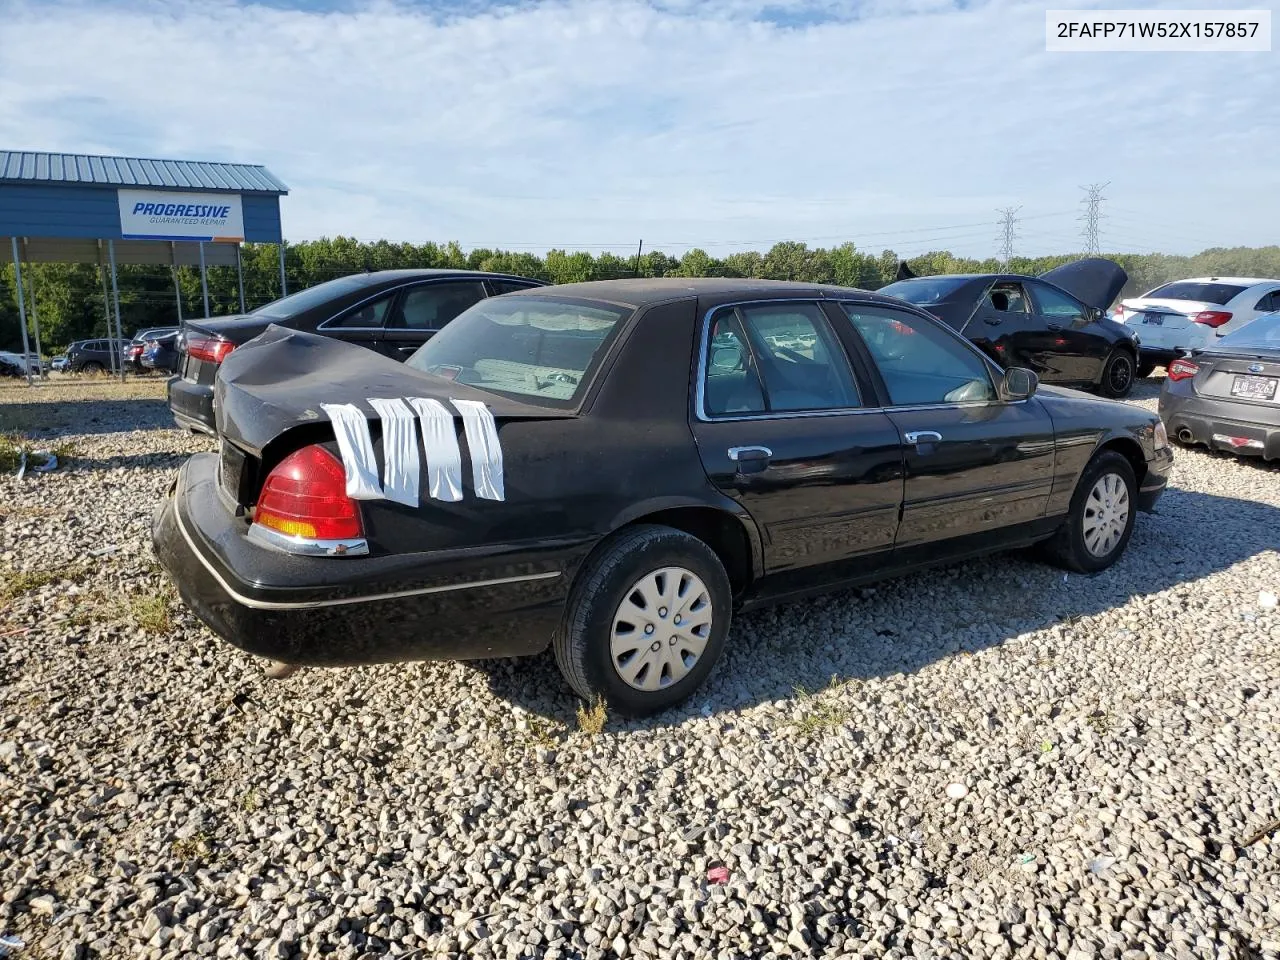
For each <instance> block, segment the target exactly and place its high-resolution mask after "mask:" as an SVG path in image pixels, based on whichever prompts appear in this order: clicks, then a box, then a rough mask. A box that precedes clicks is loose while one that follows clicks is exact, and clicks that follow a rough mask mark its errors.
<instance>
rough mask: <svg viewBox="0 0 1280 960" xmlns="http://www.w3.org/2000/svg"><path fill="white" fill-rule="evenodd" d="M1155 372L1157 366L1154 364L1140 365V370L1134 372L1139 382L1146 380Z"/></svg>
mask: <svg viewBox="0 0 1280 960" xmlns="http://www.w3.org/2000/svg"><path fill="white" fill-rule="evenodd" d="M1155 372H1156V365H1155V364H1154V363H1139V364H1138V369H1137V370H1136V371H1135V372H1134V376H1135V377H1137V378H1138V379H1139V380H1145V379H1147V377H1149V376H1151V374H1153V373H1155Z"/></svg>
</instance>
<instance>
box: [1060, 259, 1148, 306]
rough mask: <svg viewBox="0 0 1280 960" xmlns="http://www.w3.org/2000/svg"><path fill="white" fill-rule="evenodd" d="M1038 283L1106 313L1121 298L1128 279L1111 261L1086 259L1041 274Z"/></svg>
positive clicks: (1122, 268) (1121, 268)
mask: <svg viewBox="0 0 1280 960" xmlns="http://www.w3.org/2000/svg"><path fill="white" fill-rule="evenodd" d="M1040 279H1041V280H1044V281H1047V282H1048V283H1052V284H1053V285H1054V286H1055V287H1059V288H1060V289H1062V290H1065V291H1066V292H1067V293H1069V294H1071V295H1072V296H1073V297H1075V298H1076V299H1077V300H1079V301H1081V302H1082V303H1084V304H1085V305H1086V306H1090V307H1097V308H1098V309H1099V310H1102V311H1104V312H1105V311H1106V310H1107V308H1108V307H1110V306H1111V304H1112V303H1114V302H1115V299H1116V297H1118V296H1119V295H1120V291H1121V290H1122V289H1123V288H1124V285H1125V283H1127V282H1128V280H1129V275H1128V274H1127V273H1125V272H1124V267H1122V266H1120V264H1118V263H1116V262H1115V261H1114V260H1108V259H1107V258H1106V257H1085V258H1084V259H1083V260H1074V261H1072V262H1071V263H1064V264H1063V265H1062V266H1060V267H1054V268H1053V269H1052V270H1048V271H1046V272H1044V273H1042V274H1040Z"/></svg>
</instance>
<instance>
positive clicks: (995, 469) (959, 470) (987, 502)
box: [840, 302, 1054, 564]
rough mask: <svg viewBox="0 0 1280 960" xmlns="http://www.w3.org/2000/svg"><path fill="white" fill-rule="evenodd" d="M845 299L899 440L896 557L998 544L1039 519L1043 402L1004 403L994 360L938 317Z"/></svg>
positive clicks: (1045, 441)
mask: <svg viewBox="0 0 1280 960" xmlns="http://www.w3.org/2000/svg"><path fill="white" fill-rule="evenodd" d="M840 306H841V309H842V310H843V311H844V313H845V315H846V316H847V317H848V318H849V321H850V324H851V327H852V330H853V333H854V334H855V335H856V338H857V339H856V344H855V349H856V351H858V352H862V353H864V354H865V356H866V358H867V362H868V363H869V365H870V366H871V368H872V370H873V372H874V375H875V379H876V381H877V391H878V393H879V396H880V399H881V401H882V402H883V403H884V405H885V406H884V408H885V411H886V415H887V416H888V417H889V418H890V420H891V421H892V422H893V424H894V425H895V427H896V428H897V429H898V430H899V432H900V434H901V436H902V440H903V448H904V451H905V456H904V462H905V466H906V480H905V486H904V491H903V506H902V519H901V522H900V523H899V526H898V535H897V540H896V544H897V552H896V555H895V557H894V563H895V564H898V563H908V564H910V563H916V562H920V561H927V560H930V559H936V558H937V557H939V556H942V555H947V556H950V555H953V554H954V555H960V554H963V553H966V552H970V551H972V550H974V549H987V548H989V547H993V546H998V545H1000V544H1001V543H1004V542H1010V541H1014V540H1017V539H1019V538H1020V537H1024V536H1026V531H1027V529H1028V528H1029V527H1034V526H1036V525H1037V524H1038V523H1041V522H1043V518H1044V515H1045V510H1046V509H1047V506H1048V500H1049V493H1050V490H1051V487H1052V485H1053V461H1054V435H1053V422H1052V421H1051V420H1050V418H1049V415H1048V414H1047V413H1046V412H1045V410H1044V408H1043V407H1042V405H1041V404H1040V403H1039V401H1037V400H1036V399H1035V398H1034V397H1032V398H1030V399H1028V400H1023V401H1016V402H1004V401H1001V400H999V399H998V397H997V393H996V386H995V378H994V376H993V370H992V368H991V366H990V365H989V364H988V363H987V362H986V360H985V359H984V358H983V357H982V356H981V355H980V354H979V353H978V352H977V351H976V350H975V349H974V348H973V346H972V345H970V344H969V343H966V342H965V341H964V339H963V338H961V337H959V336H957V335H956V334H954V333H953V332H952V331H951V330H949V329H947V328H946V327H945V326H943V325H942V324H941V323H939V322H937V321H935V320H931V319H928V318H926V317H922V316H919V315H917V314H913V313H908V312H907V311H905V310H900V309H897V308H893V307H887V306H880V305H873V304H864V303H853V302H843V303H841V305H840Z"/></svg>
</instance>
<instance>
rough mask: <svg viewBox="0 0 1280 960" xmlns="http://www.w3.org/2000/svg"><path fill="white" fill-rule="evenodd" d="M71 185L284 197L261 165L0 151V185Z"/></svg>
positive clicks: (281, 188) (282, 187)
mask: <svg viewBox="0 0 1280 960" xmlns="http://www.w3.org/2000/svg"><path fill="white" fill-rule="evenodd" d="M5 182H10V183H12V182H20V183H33V184H50V183H74V184H79V185H81V186H101V187H172V188H174V189H177V190H228V191H234V192H236V193H240V192H246V191H247V192H251V193H273V194H277V195H279V194H283V193H288V192H289V188H288V187H287V186H285V185H284V183H282V182H281V181H280V180H278V179H276V177H275V176H274V175H273V174H272V173H271V171H270V170H268V169H267V168H266V167H260V166H255V165H252V164H247V163H206V162H203V161H195V160H146V159H142V158H139V157H99V156H92V155H90V154H83V153H31V152H23V151H17V150H0V183H5Z"/></svg>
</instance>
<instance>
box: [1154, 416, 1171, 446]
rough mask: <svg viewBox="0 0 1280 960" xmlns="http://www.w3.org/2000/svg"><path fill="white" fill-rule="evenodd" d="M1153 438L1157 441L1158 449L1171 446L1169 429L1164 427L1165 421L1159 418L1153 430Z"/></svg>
mask: <svg viewBox="0 0 1280 960" xmlns="http://www.w3.org/2000/svg"><path fill="white" fill-rule="evenodd" d="M1151 438H1152V440H1153V441H1154V443H1155V447H1156V449H1157V450H1163V449H1164V448H1165V447H1167V446H1169V431H1168V430H1166V429H1165V428H1164V421H1163V420H1157V421H1156V426H1155V429H1154V430H1153V431H1152V434H1151Z"/></svg>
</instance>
